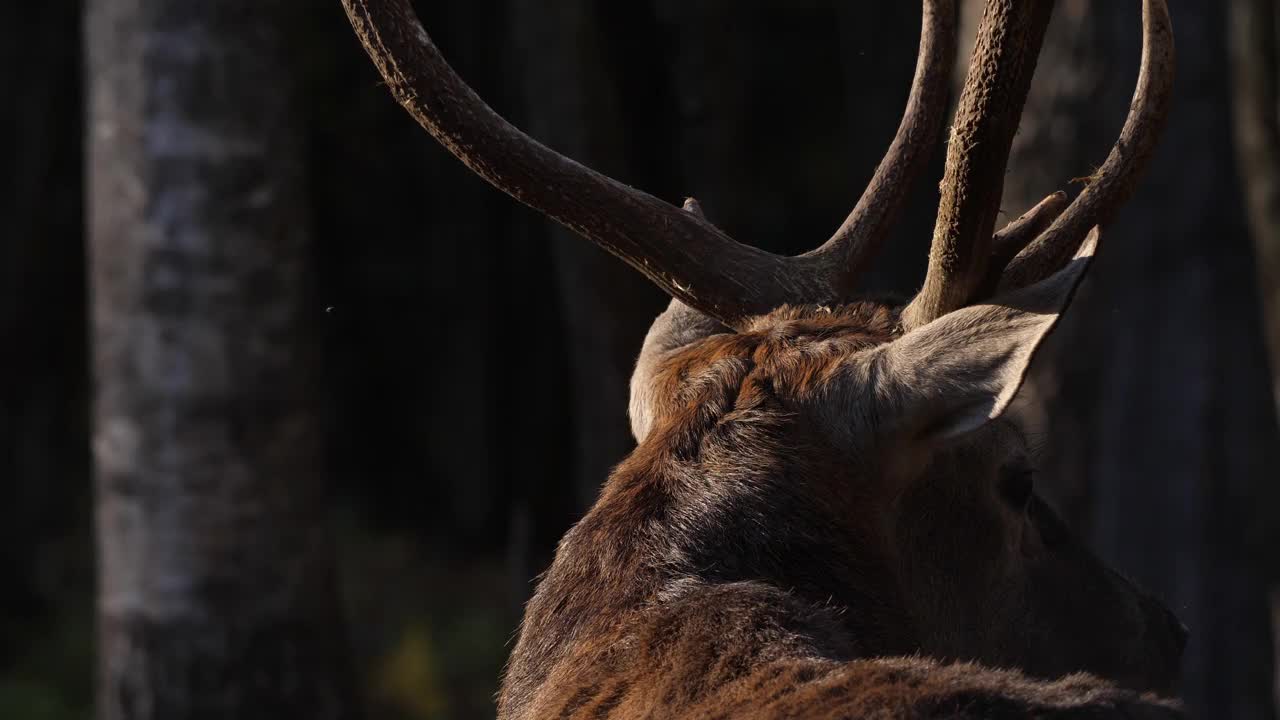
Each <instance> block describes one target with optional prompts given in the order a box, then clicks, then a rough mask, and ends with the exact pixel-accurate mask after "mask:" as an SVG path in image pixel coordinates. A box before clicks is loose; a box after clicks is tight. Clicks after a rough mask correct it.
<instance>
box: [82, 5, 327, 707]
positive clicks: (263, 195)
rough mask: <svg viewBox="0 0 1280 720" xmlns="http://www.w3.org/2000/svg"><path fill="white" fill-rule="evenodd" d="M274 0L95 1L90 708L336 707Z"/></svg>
mask: <svg viewBox="0 0 1280 720" xmlns="http://www.w3.org/2000/svg"><path fill="white" fill-rule="evenodd" d="M301 11H302V10H301V8H300V7H294V8H291V7H290V6H289V5H288V3H285V2H277V1H268V2H248V1H246V0H221V1H218V2H215V1H214V0H90V2H89V3H88V11H87V15H86V40H87V48H88V64H87V73H88V84H89V90H90V94H89V113H88V118H89V120H88V122H89V125H88V128H87V144H88V158H87V160H88V166H87V174H88V180H89V206H90V211H89V233H90V241H89V243H90V250H89V251H90V263H91V265H90V284H91V290H90V295H91V299H92V303H93V306H92V339H93V374H94V382H95V387H94V395H95V401H96V406H95V408H94V414H93V425H94V427H93V457H94V463H95V471H96V491H97V539H98V561H99V596H98V623H99V666H98V692H99V716H100V717H101V718H103V719H104V720H114V719H116V718H119V719H121V720H124V719H126V718H127V719H128V720H146V719H147V718H157V719H160V718H163V719H164V720H181V719H183V718H226V717H235V718H240V719H241V720H250V719H252V718H284V717H290V718H294V717H296V718H339V717H348V716H350V715H351V711H352V705H351V699H352V698H351V694H350V668H349V667H348V662H347V657H346V654H345V646H346V638H345V633H344V629H343V628H344V626H343V623H342V619H341V612H340V606H339V602H338V599H337V594H336V586H335V578H334V568H333V562H334V558H333V555H332V547H331V542H332V541H331V538H330V535H329V531H328V527H327V522H326V521H325V515H326V506H325V504H324V500H323V488H324V482H323V480H324V475H325V473H324V467H325V464H324V461H323V457H322V443H321V438H320V430H321V429H320V427H319V422H318V417H319V413H317V412H316V402H317V400H316V399H317V398H320V397H323V393H324V389H323V386H322V385H321V384H320V383H319V382H318V381H317V373H316V371H317V369H318V368H317V354H316V346H315V342H314V332H313V330H314V323H315V321H316V320H317V319H318V317H319V316H320V314H321V313H322V310H321V306H320V305H318V304H317V303H315V302H313V301H310V300H309V299H308V294H307V292H308V282H309V280H308V268H307V261H308V258H307V248H308V229H307V211H306V204H305V200H304V197H303V195H302V188H304V187H305V185H306V182H305V179H306V178H305V174H304V168H303V166H302V160H301V157H302V153H301V144H300V141H299V137H298V136H299V133H298V132H297V128H298V127H299V125H300V123H301V122H302V121H303V120H304V118H303V117H300V116H299V113H298V105H297V103H296V98H295V96H294V93H293V89H294V84H295V81H296V78H295V75H294V72H293V68H291V64H290V58H292V57H294V56H295V55H296V48H294V47H292V46H291V44H290V41H291V35H290V29H291V28H293V27H296V24H297V20H298V18H297V17H296V16H295V15H294V13H295V12H301Z"/></svg>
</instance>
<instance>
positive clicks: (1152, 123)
mask: <svg viewBox="0 0 1280 720" xmlns="http://www.w3.org/2000/svg"><path fill="white" fill-rule="evenodd" d="M1173 74H1174V47H1173V23H1172V21H1171V20H1170V19H1169V8H1168V6H1167V5H1166V4H1165V0H1145V1H1144V2H1143V4H1142V66H1141V68H1140V69H1139V70H1138V84H1137V87H1136V88H1135V89H1134V92H1133V100H1132V101H1131V102H1130V103H1129V116H1128V117H1127V118H1125V122H1124V127H1123V128H1121V130H1120V138H1119V139H1118V140H1117V141H1116V144H1115V146H1114V147H1113V148H1112V149H1111V153H1110V154H1109V155H1107V160H1106V162H1104V163H1103V164H1102V167H1101V168H1099V169H1098V172H1097V173H1095V174H1094V176H1093V177H1092V178H1091V181H1090V183H1089V185H1088V187H1086V188H1085V189H1084V191H1083V192H1081V193H1080V195H1079V196H1078V197H1076V199H1075V201H1074V202H1072V203H1071V205H1070V206H1068V207H1067V209H1066V210H1065V211H1064V212H1063V213H1062V215H1060V216H1059V217H1058V219H1057V220H1056V221H1054V223H1053V225H1051V226H1049V229H1048V230H1046V231H1045V232H1044V234H1043V235H1041V236H1040V237H1038V238H1036V240H1035V241H1034V242H1032V243H1031V244H1030V245H1029V246H1028V247H1027V248H1025V249H1024V250H1023V251H1022V252H1020V253H1019V254H1018V255H1017V257H1015V258H1014V259H1013V261H1012V262H1010V263H1009V267H1008V268H1006V269H1005V272H1004V276H1003V277H1002V278H1001V281H1000V289H1002V290H1003V289H1012V288H1020V287H1024V286H1026V285H1030V284H1031V283H1034V282H1036V281H1038V280H1040V279H1041V278H1044V277H1046V276H1048V275H1049V274H1051V273H1053V272H1054V271H1055V270H1056V269H1057V268H1059V267H1062V265H1063V263H1065V262H1066V261H1067V260H1069V259H1070V258H1071V256H1072V254H1073V253H1074V252H1075V249H1076V247H1077V246H1079V245H1080V238H1082V237H1084V236H1085V235H1086V234H1087V233H1088V232H1089V230H1090V229H1091V228H1093V227H1094V226H1095V225H1105V224H1106V223H1108V222H1110V221H1111V219H1112V217H1114V215H1115V213H1116V211H1118V210H1119V209H1120V207H1121V206H1122V205H1124V203H1125V202H1127V201H1128V200H1129V198H1130V197H1132V195H1133V191H1134V188H1136V187H1137V184H1138V178H1139V177H1141V175H1142V171H1143V170H1144V169H1145V168H1146V167H1147V163H1148V162H1149V161H1150V160H1151V156H1152V154H1153V153H1154V152H1155V149H1156V143H1157V141H1158V140H1159V138H1160V135H1161V133H1162V132H1163V130H1164V125H1165V120H1166V119H1167V118H1168V116H1169V106H1170V105H1171V104H1172V100H1173Z"/></svg>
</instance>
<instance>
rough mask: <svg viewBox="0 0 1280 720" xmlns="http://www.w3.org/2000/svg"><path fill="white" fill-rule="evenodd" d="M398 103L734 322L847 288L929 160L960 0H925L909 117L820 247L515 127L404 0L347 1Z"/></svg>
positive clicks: (671, 288) (566, 219) (493, 178)
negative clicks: (769, 232)
mask: <svg viewBox="0 0 1280 720" xmlns="http://www.w3.org/2000/svg"><path fill="white" fill-rule="evenodd" d="M343 6H344V7H345V8H346V11H347V16H348V17H349V19H350V20H351V24H352V27H353V28H355V31H356V34H357V35H358V36H359V38H360V40H361V42H362V43H363V44H364V47H365V50H366V51H368V53H369V56H370V57H371V58H372V59H373V61H374V64H375V65H376V66H377V67H378V70H379V71H380V72H381V74H382V77H383V79H384V80H385V81H386V83H387V85H388V87H389V88H390V89H391V92H392V94H393V95H394V96H395V98H396V99H397V100H399V102H400V104H401V105H403V106H404V107H405V109H407V110H408V111H409V113H410V114H411V115H413V117H414V118H415V119H416V120H417V121H418V123H419V124H421V125H422V126H423V127H424V128H426V130H427V131H428V132H430V133H431V135H432V136H434V137H435V138H436V140H438V141H439V142H440V143H441V144H442V145H444V146H445V148H446V149H448V150H449V152H451V153H453V155H454V156H456V157H457V158H458V159H459V160H461V161H462V162H463V163H464V164H466V165H467V167H469V168H471V169H472V170H473V171H475V172H476V173H477V174H479V175H480V176H481V177H483V178H484V179H485V180H487V181H489V182H490V183H491V184H493V185H494V186H495V187H497V188H498V189H500V190H502V191H503V192H506V193H507V194H509V195H511V196H512V197H514V198H515V199H517V200H519V201H520V202H522V203H524V204H526V205H528V206H530V207H532V208H534V209H535V210H539V211H541V212H542V213H544V214H546V215H547V216H549V217H550V218H552V219H553V220H556V221H557V222H559V223H561V224H562V225H565V226H566V227H568V228H570V229H571V230H574V231H576V232H577V233H579V234H580V235H583V236H584V237H586V238H588V239H589V240H591V241H593V242H595V243H596V244H598V245H600V246H602V247H604V248H605V249H606V250H609V251H610V252H612V253H613V254H614V255H617V256H618V257H620V258H621V259H622V260H624V261H626V262H627V263H628V264H630V265H631V266H632V267H634V268H636V269H637V270H639V271H640V272H642V273H644V274H645V275H646V276H647V277H648V278H649V279H650V280H652V281H653V282H654V283H656V284H657V285H658V286H659V287H661V288H662V289H663V290H665V291H666V292H667V293H668V294H669V295H671V296H672V297H675V298H678V299H679V300H681V301H683V302H685V303H687V304H688V305H690V306H692V307H695V308H697V309H698V310H701V311H702V312H704V313H706V314H708V315H711V316H712V317H715V318H716V319H718V320H720V321H721V322H724V323H725V324H727V325H729V326H735V325H737V324H739V323H740V322H741V321H742V320H743V319H744V318H746V317H748V316H751V315H758V314H762V313H765V312H768V311H770V310H772V309H774V308H776V307H778V306H780V305H783V304H788V303H792V304H796V303H821V302H831V301H836V300H840V299H842V298H844V297H846V292H845V291H846V290H847V289H848V288H849V287H850V285H851V281H850V278H851V275H852V274H853V272H855V271H856V270H857V269H858V268H860V267H862V265H863V264H864V263H865V259H866V256H867V254H868V253H869V252H870V251H871V250H872V249H874V247H875V246H877V245H878V244H879V242H880V239H881V238H882V237H883V235H884V233H885V231H886V229H887V226H888V224H889V223H890V222H891V221H892V220H893V218H894V216H895V215H896V214H897V212H898V210H899V209H900V207H901V204H902V197H903V195H904V194H905V192H906V185H907V182H908V181H909V179H910V177H911V176H913V175H915V174H917V173H918V171H919V170H920V168H921V167H922V166H923V164H924V162H925V161H926V160H927V152H928V146H929V145H931V144H932V142H933V138H934V136H935V135H936V134H937V131H938V124H939V123H940V122H941V117H942V113H943V111H944V106H945V97H946V83H947V78H948V75H949V72H950V61H951V56H952V55H953V54H954V53H953V51H952V48H954V45H955V9H954V0H924V21H923V24H922V37H921V49H920V59H919V61H918V64H917V68H916V76H915V80H914V84H913V87H912V92H911V99H910V101H909V103H908V107H907V112H906V115H905V117H904V118H903V122H902V126H901V127H900V128H899V131H898V135H897V137H896V138H895V140H894V142H893V145H892V146H891V147H890V149H889V152H888V154H887V155H886V157H885V159H884V161H883V162H882V163H881V164H880V167H879V169H878V170H877V173H876V176H875V179H874V180H873V181H872V183H871V186H870V187H869V188H868V190H867V192H866V193H865V194H864V196H863V198H862V200H861V201H860V202H859V203H858V207H857V208H856V209H855V210H854V212H853V214H851V215H850V217H849V219H848V220H847V221H846V222H845V224H844V225H843V226H842V227H841V230H840V231H838V232H837V233H836V236H835V237H833V238H832V240H831V241H829V242H828V243H826V244H825V245H824V246H823V247H822V248H819V249H818V250H817V251H814V252H812V253H808V254H805V255H801V256H798V257H794V258H786V257H779V256H777V255H773V254H771V253H767V252H764V251H762V250H758V249H756V248H753V247H750V246H747V245H743V244H741V243H738V242H736V241H734V240H733V239H732V238H730V237H729V236H727V235H726V234H724V233H723V232H722V231H721V230H719V229H718V228H716V227H714V226H713V225H711V224H710V223H708V222H707V221H706V220H705V219H703V218H702V217H701V216H700V214H698V213H694V212H683V211H681V210H680V209H678V208H676V207H674V206H672V205H669V204H667V203H665V202H663V201H661V200H659V199H657V198H655V197H653V196H651V195H648V194H646V193H644V192H641V191H639V190H636V189H634V188H631V187H628V186H626V185H623V184H622V183H619V182H618V181H616V180H613V179H612V178H609V177H606V176H604V175H601V174H600V173H597V172H595V171H594V170H591V169H590V168H587V167H584V166H582V165H580V164H578V163H577V162H574V161H573V160H571V159H569V158H566V157H564V156H563V155H560V154H559V153H556V152H555V151H553V150H550V149H548V148H547V147H546V146H544V145H542V144H540V143H538V142H537V141H535V140H533V139H532V138H530V137H529V136H527V135H525V134H524V133H522V132H521V131H520V130H518V129H517V128H515V127H514V126H512V125H511V124H510V123H508V122H507V121H506V120H504V119H503V118H502V117H500V116H499V115H498V114H497V113H496V112H494V111H493V109H492V108H490V107H489V106H488V105H486V104H485V103H484V101H483V100H481V99H480V97H479V96H478V95H476V93H475V92H474V91H473V90H472V89H471V88H470V87H468V86H467V85H466V83H464V82H463V81H462V79H461V78H459V77H458V75H457V74H456V73H455V72H454V71H453V69H452V68H450V67H449V65H448V63H447V62H445V60H444V58H443V57H442V56H441V54H440V51H439V50H438V49H437V48H436V46H435V44H434V43H432V41H431V38H430V37H429V36H428V35H427V33H426V31H425V30H424V29H423V28H422V24H421V23H420V22H419V21H418V18H417V16H416V15H415V14H414V12H413V10H412V9H411V7H410V5H409V2H408V0H343Z"/></svg>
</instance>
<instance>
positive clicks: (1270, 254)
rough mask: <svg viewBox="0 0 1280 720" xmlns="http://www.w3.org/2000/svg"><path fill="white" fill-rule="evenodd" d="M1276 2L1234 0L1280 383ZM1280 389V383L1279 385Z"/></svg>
mask: <svg viewBox="0 0 1280 720" xmlns="http://www.w3.org/2000/svg"><path fill="white" fill-rule="evenodd" d="M1278 21H1280V17H1277V14H1276V3H1275V0H1232V1H1231V53H1232V75H1231V79H1232V81H1233V83H1234V88H1235V105H1234V110H1235V131H1236V151H1237V153H1236V155H1237V158H1238V159H1239V163H1240V174H1241V180H1242V181H1243V183H1244V189H1245V199H1246V200H1247V201H1248V202H1247V208H1248V211H1249V215H1248V217H1249V224H1250V229H1251V230H1252V231H1253V242H1254V247H1255V250H1256V252H1257V259H1258V280H1259V283H1260V290H1261V293H1262V307H1263V316H1264V318H1265V319H1266V328H1267V344H1268V346H1269V347H1270V350H1271V358H1272V366H1271V368H1272V369H1271V375H1272V378H1276V379H1280V75H1278V73H1277V65H1278V64H1280V55H1278V54H1277V50H1276V31H1277V22H1278ZM1277 386H1278V387H1280V382H1277Z"/></svg>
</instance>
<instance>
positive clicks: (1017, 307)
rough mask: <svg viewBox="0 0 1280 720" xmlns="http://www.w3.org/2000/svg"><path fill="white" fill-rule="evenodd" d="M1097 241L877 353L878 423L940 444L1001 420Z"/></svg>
mask: <svg viewBox="0 0 1280 720" xmlns="http://www.w3.org/2000/svg"><path fill="white" fill-rule="evenodd" d="M1097 239H1098V230H1097V229H1096V228H1095V229H1094V231H1093V232H1091V233H1090V234H1089V237H1088V238H1086V240H1085V241H1084V243H1083V244H1082V245H1081V247H1080V249H1079V251H1078V252H1077V253H1076V255H1075V257H1074V258H1073V259H1072V260H1071V261H1070V262H1069V263H1068V264H1067V265H1066V267H1064V268H1063V269H1062V270H1060V271H1058V272H1057V273H1056V274H1054V275H1052V276H1050V277H1048V278H1046V279H1045V280H1043V281H1041V282H1039V283H1036V284H1035V285H1030V286H1028V287H1025V288H1022V289H1019V290H1016V291H1013V292H1009V293H1006V294H1003V295H999V296H997V297H995V298H992V299H991V300H989V301H987V302H985V303H983V304H980V305H973V306H970V307H966V308H962V309H960V310H956V311H954V312H951V313H948V314H946V315H943V316H942V317H940V318H938V319H937V320H934V321H933V322H930V323H928V324H926V325H924V326H922V327H920V328H917V329H915V330H912V331H911V332H908V333H907V334H906V335H903V336H902V337H901V338H899V339H897V340H895V341H894V342H892V343H889V344H888V345H885V346H883V347H882V348H881V349H880V350H879V351H877V357H875V358H874V359H873V363H874V370H873V372H875V373H876V380H877V389H878V391H879V392H878V396H879V397H880V398H882V407H881V413H880V418H881V421H882V422H884V423H887V424H888V425H889V426H890V427H891V428H892V430H893V431H905V432H908V433H910V434H911V435H912V436H914V437H917V438H919V439H932V440H945V439H948V438H952V437H956V436H958V435H962V434H964V433H967V432H970V431H972V430H976V429H977V428H979V427H981V426H983V425H984V424H986V423H987V422H989V421H990V420H993V419H995V418H997V417H999V416H1000V414H1001V413H1003V412H1004V410H1005V409H1006V408H1007V407H1008V406H1009V402H1010V401H1011V400H1012V399H1013V396H1014V394H1015V393H1017V391H1018V388H1019V387H1020V386H1021V385H1022V381H1023V378H1024V377H1025V376H1026V373H1027V368H1028V367H1029V366H1030V364H1031V359H1032V357H1033V356H1034V355H1035V352H1036V349H1037V348H1038V347H1039V346H1040V344H1041V342H1042V341H1043V340H1044V338H1045V337H1046V336H1048V334H1049V331H1051V330H1052V329H1053V326H1054V325H1055V324H1056V323H1057V321H1058V317H1059V316H1060V315H1061V313H1062V312H1063V311H1064V310H1065V309H1066V307H1067V305H1068V304H1069V303H1070V302H1071V298H1072V296H1073V295H1074V294H1075V290H1076V287H1077V286H1078V285H1079V284H1080V280H1081V279H1083V277H1084V273H1085V270H1086V269H1087V268H1088V266H1089V262H1090V261H1091V260H1092V259H1093V252H1094V249H1095V247H1096V246H1097ZM886 405H887V407H886Z"/></svg>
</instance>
